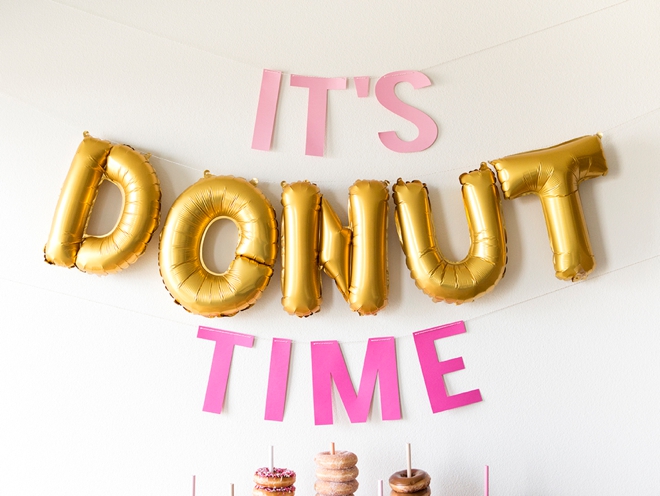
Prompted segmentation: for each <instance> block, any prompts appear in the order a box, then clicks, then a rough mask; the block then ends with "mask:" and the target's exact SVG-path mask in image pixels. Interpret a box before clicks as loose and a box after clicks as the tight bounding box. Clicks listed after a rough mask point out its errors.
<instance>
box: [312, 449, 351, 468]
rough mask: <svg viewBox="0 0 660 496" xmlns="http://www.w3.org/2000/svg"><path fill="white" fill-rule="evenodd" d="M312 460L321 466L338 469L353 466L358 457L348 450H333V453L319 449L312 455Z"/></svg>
mask: <svg viewBox="0 0 660 496" xmlns="http://www.w3.org/2000/svg"><path fill="white" fill-rule="evenodd" d="M314 461H315V462H316V465H318V466H319V467H322V468H332V469H340V468H350V467H355V465H357V461H358V458H357V456H355V453H351V452H350V451H335V454H334V455H333V454H331V453H330V452H329V451H321V452H320V453H319V454H318V455H316V456H315V457H314Z"/></svg>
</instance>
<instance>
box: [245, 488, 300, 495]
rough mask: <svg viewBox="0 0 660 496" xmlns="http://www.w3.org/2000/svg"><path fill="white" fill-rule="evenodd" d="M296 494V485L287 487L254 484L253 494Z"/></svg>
mask: <svg viewBox="0 0 660 496" xmlns="http://www.w3.org/2000/svg"><path fill="white" fill-rule="evenodd" d="M295 494H296V486H287V487H265V486H254V489H252V496H294V495H295Z"/></svg>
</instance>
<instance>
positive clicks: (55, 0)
mask: <svg viewBox="0 0 660 496" xmlns="http://www.w3.org/2000/svg"><path fill="white" fill-rule="evenodd" d="M630 1H631V0H621V1H620V2H617V3H613V4H610V5H606V6H605V7H601V8H599V9H596V10H593V11H591V12H586V13H584V14H581V15H578V16H576V17H572V18H571V19H566V20H564V21H561V22H558V23H557V24H552V25H550V26H546V27H544V28H541V29H537V30H536V31H532V32H531V33H526V34H523V35H520V36H517V37H515V38H511V39H509V40H506V41H503V42H501V43H496V44H494V45H490V46H487V47H484V48H480V49H479V50H475V51H473V52H469V53H466V54H463V55H459V56H458V57H454V58H452V59H448V60H443V61H441V62H437V63H435V64H432V65H430V66H428V67H425V68H423V69H418V70H419V71H421V72H424V71H430V70H432V69H435V68H436V67H440V66H443V65H446V64H450V63H452V62H456V61H457V60H462V59H465V58H467V57H471V56H473V55H477V54H480V53H483V52H486V51H488V50H492V49H494V48H499V47H501V46H504V45H507V44H509V43H514V42H516V41H519V40H523V39H525V38H528V37H530V36H534V35H536V34H538V33H543V32H545V31H549V30H552V29H555V28H557V27H560V26H564V25H566V24H570V23H572V22H575V21H579V20H581V19H584V18H587V17H590V16H593V15H596V14H599V13H601V12H604V11H606V10H610V9H613V8H616V7H619V6H621V5H623V4H625V3H628V2H630ZM50 2H51V3H54V4H56V5H59V6H60V7H65V8H69V9H72V10H75V11H78V12H82V13H84V14H86V15H89V16H92V17H96V18H97V19H102V20H104V21H106V22H109V23H112V24H117V25H119V26H122V27H124V28H128V29H133V30H135V31H139V32H141V33H146V34H148V35H150V36H154V37H157V38H160V39H164V40H167V41H170V42H172V43H176V44H178V45H182V46H185V47H187V48H190V49H193V50H197V51H199V52H202V53H206V54H209V55H212V56H214V57H218V58H221V59H223V60H226V61H229V62H233V63H236V64H241V65H244V66H247V67H250V68H253V69H258V70H262V69H263V67H260V66H257V65H255V64H253V63H251V62H248V61H246V60H243V59H239V58H237V57H232V56H230V55H228V54H226V53H218V52H215V51H212V50H208V49H205V48H200V47H198V46H195V45H191V44H189V43H185V42H182V41H179V40H176V39H173V38H169V37H167V36H164V35H161V34H158V33H154V32H152V31H147V30H146V29H141V28H138V27H136V26H132V25H130V24H126V23H123V22H119V21H117V20H115V19H110V18H108V17H105V16H103V15H100V14H97V13H95V12H91V11H89V10H85V9H82V8H80V7H78V6H75V5H70V4H68V3H66V2H64V1H58V0H50ZM282 74H285V75H291V74H292V73H289V72H282ZM360 76H364V74H360ZM370 77H374V76H370Z"/></svg>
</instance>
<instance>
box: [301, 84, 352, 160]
mask: <svg viewBox="0 0 660 496" xmlns="http://www.w3.org/2000/svg"><path fill="white" fill-rule="evenodd" d="M291 86H297V87H301V88H309V100H308V105H307V138H306V142H305V155H314V156H317V157H322V156H323V148H324V145H325V121H326V115H327V112H328V90H345V89H346V78H345V77H344V78H341V77H337V78H321V77H313V76H298V75H296V74H291Z"/></svg>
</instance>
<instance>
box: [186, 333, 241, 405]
mask: <svg viewBox="0 0 660 496" xmlns="http://www.w3.org/2000/svg"><path fill="white" fill-rule="evenodd" d="M197 337H198V338H202V339H209V340H211V341H215V349H214V350H213V361H212V362H211V372H210V374H209V382H208V384H207V386H206V397H205V398H204V408H203V409H202V410H204V411H205V412H211V413H220V412H222V404H223V402H224V400H225V392H226V391H227V381H228V379H229V368H230V367H231V359H232V356H233V354H234V346H245V347H246V348H252V343H253V342H254V336H250V335H249V334H241V333H238V332H230V331H223V330H221V329H213V328H211V327H202V326H199V329H198V331H197Z"/></svg>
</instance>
